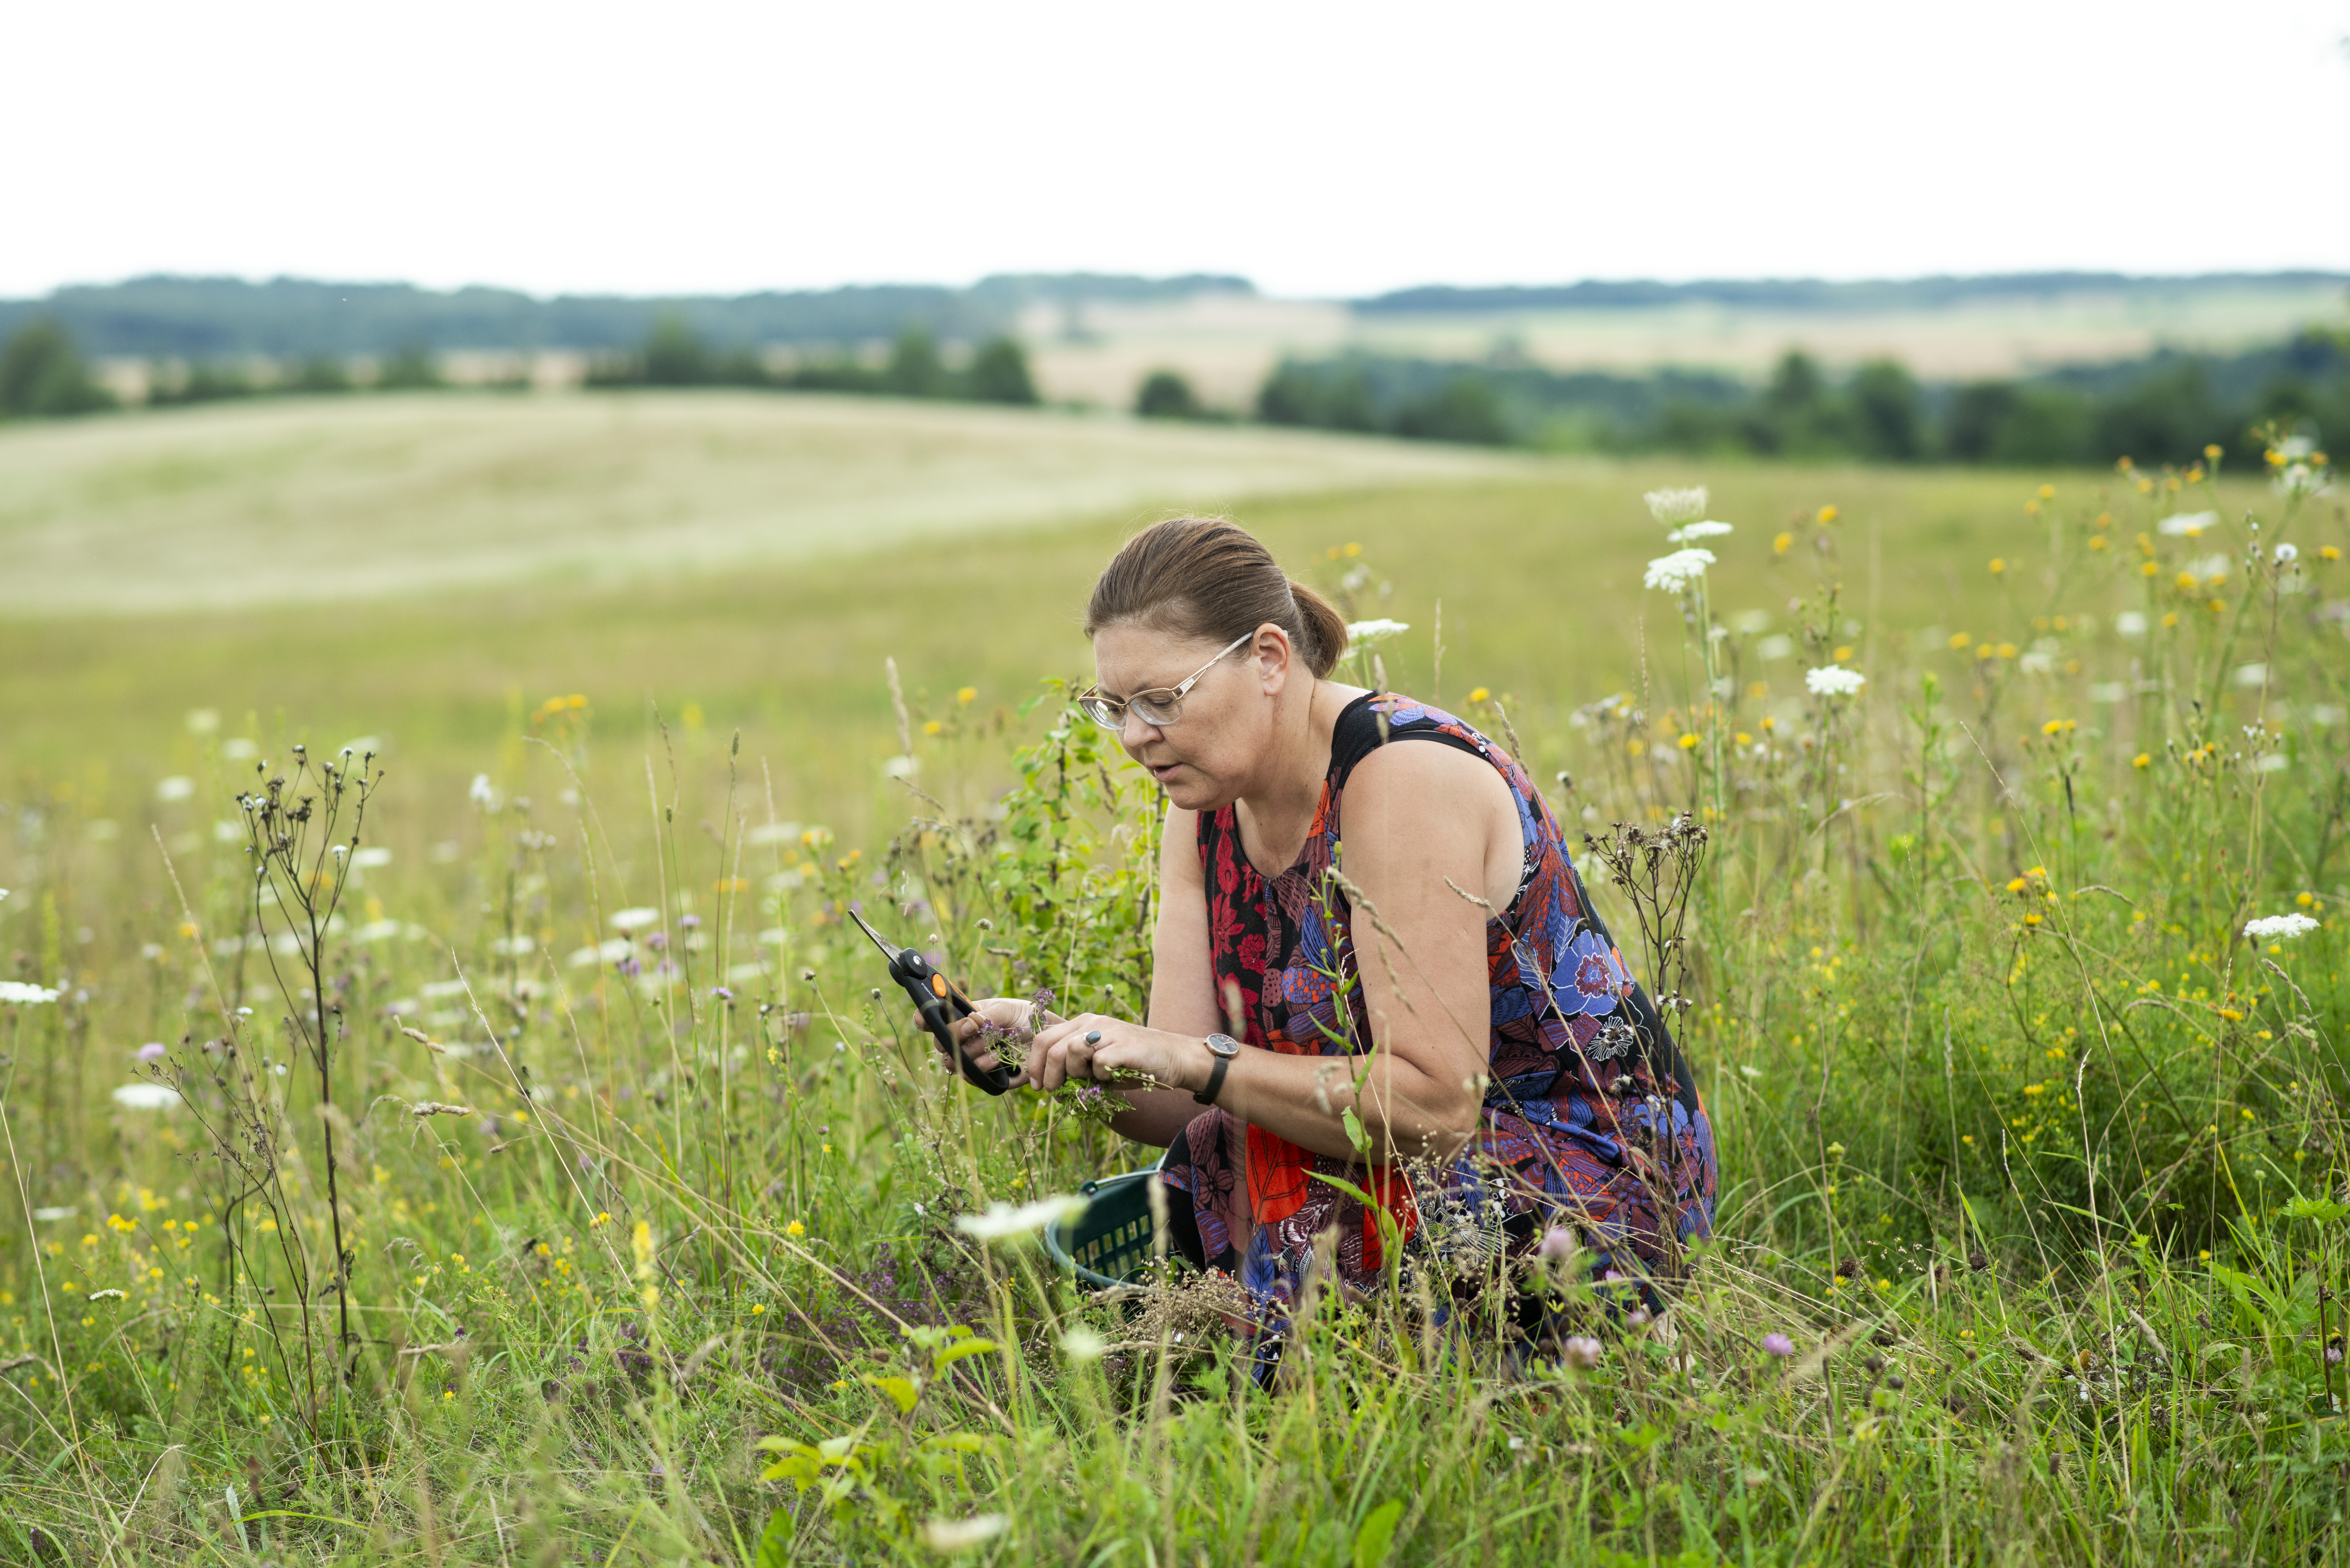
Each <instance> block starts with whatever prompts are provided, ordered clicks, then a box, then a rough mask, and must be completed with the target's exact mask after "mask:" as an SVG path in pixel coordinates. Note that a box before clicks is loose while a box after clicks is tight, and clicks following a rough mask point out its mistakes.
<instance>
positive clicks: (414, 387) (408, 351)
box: [375, 339, 448, 392]
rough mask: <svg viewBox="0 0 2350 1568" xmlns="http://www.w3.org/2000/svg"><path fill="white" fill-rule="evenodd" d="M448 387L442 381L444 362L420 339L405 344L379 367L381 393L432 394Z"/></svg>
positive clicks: (378, 386)
mask: <svg viewBox="0 0 2350 1568" xmlns="http://www.w3.org/2000/svg"><path fill="white" fill-rule="evenodd" d="M447 384H448V383H447V382H446V381H444V380H443V379H442V375H441V362H440V361H439V360H438V359H437V358H434V357H433V353H432V348H430V347H429V346H428V345H426V344H425V343H423V342H421V341H419V340H414V339H411V341H409V342H407V343H403V344H401V345H400V348H398V349H397V350H395V351H394V352H393V353H391V354H390V355H388V356H387V357H386V358H384V360H383V362H382V364H380V365H379V366H378V367H377V368H376V376H375V387H376V390H378V391H380V392H418V391H430V390H432V389H435V388H438V387H442V386H446V385H447Z"/></svg>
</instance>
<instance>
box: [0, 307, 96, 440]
mask: <svg viewBox="0 0 2350 1568" xmlns="http://www.w3.org/2000/svg"><path fill="white" fill-rule="evenodd" d="M113 406H114V396H113V394H112V393H110V392H109V391H108V390H107V389H105V388H103V387H101V386H99V384H98V383H97V382H96V381H94V380H92V379H90V374H89V366H88V364H87V363H86V362H85V361H84V360H83V358H82V357H81V351H80V350H79V349H78V348H75V347H74V342H73V339H72V338H71V337H68V336H67V335H66V330H65V328H64V327H60V326H58V325H57V323H56V322H55V321H51V320H47V319H39V320H34V321H29V322H26V324H25V325H24V326H22V327H18V328H17V329H16V332H15V333H14V334H12V335H11V336H10V337H9V338H8V341H7V344H6V345H5V347H0V419H57V418H62V417H65V416H68V415H72V414H87V413H94V412H96V411H97V410H100V409H110V408H112V407H113Z"/></svg>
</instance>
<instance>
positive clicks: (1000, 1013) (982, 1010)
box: [940, 996, 1050, 1073]
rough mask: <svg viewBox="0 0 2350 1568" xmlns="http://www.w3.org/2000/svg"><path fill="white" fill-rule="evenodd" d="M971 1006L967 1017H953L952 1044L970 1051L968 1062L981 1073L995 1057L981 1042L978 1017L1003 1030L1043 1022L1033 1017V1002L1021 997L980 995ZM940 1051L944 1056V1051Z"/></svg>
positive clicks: (1014, 1029) (994, 1063)
mask: <svg viewBox="0 0 2350 1568" xmlns="http://www.w3.org/2000/svg"><path fill="white" fill-rule="evenodd" d="M971 1005H972V1014H971V1016H970V1017H968V1018H958V1019H956V1020H955V1023H954V1035H955V1043H956V1044H959V1045H961V1046H962V1048H963V1050H964V1051H965V1052H966V1053H968V1054H970V1057H971V1061H972V1065H973V1066H976V1067H977V1068H978V1069H979V1070H980V1071H981V1072H983V1073H984V1072H987V1071H989V1070H990V1069H992V1068H993V1067H994V1066H996V1065H997V1061H998V1059H997V1057H996V1054H995V1051H994V1049H993V1046H990V1045H986V1044H983V1040H982V1036H981V1034H980V1029H979V1021H980V1020H981V1019H983V1018H984V1019H986V1020H987V1021H988V1022H989V1023H993V1024H994V1025H995V1027H996V1028H998V1029H1001V1030H1004V1031H1007V1032H1011V1031H1019V1030H1026V1029H1031V1028H1033V1027H1034V1026H1035V1023H1041V1022H1043V1020H1038V1019H1035V1017H1034V1015H1035V1012H1036V1004H1035V1002H1030V1001H1029V1000H1028V999H1027V998H1025V997H1018V996H986V997H980V998H978V999H976V1000H974V1001H973V1002H972V1004H971ZM1047 1016H1048V1017H1049V1016H1050V1015H1049V1014H1048V1015H1047ZM940 1054H941V1055H944V1054H945V1053H944V1052H941V1053H940Z"/></svg>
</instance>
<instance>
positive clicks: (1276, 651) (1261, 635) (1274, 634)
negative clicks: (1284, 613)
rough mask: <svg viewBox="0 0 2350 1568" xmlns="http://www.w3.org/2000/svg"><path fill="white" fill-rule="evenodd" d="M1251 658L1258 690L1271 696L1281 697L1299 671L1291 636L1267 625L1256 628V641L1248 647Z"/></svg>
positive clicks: (1267, 623)
mask: <svg viewBox="0 0 2350 1568" xmlns="http://www.w3.org/2000/svg"><path fill="white" fill-rule="evenodd" d="M1248 656H1249V659H1250V661H1251V662H1253V664H1254V665H1255V666H1256V670H1257V683H1258V687H1259V689H1260V690H1261V691H1263V692H1264V694H1265V695H1266V696H1268V697H1278V696H1280V695H1281V693H1282V692H1283V691H1284V690H1286V689H1287V687H1288V685H1289V678H1290V674H1291V672H1292V671H1293V670H1295V669H1296V668H1297V649H1295V648H1293V647H1292V646H1290V641H1289V634H1288V633H1287V632H1285V631H1284V630H1282V629H1281V628H1279V627H1277V626H1275V625H1274V624H1273V623H1272V622H1271V621H1267V622H1265V623H1264V624H1263V626H1261V627H1259V628H1256V641H1254V642H1253V643H1252V644H1250V645H1249V650H1248Z"/></svg>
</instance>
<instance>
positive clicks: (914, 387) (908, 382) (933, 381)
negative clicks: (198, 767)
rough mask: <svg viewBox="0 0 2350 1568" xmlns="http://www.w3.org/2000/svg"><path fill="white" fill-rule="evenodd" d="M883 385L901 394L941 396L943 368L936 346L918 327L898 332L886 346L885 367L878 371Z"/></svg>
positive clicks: (944, 387) (944, 379) (944, 377)
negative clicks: (889, 345)
mask: <svg viewBox="0 0 2350 1568" xmlns="http://www.w3.org/2000/svg"><path fill="white" fill-rule="evenodd" d="M881 384H882V387H883V389H885V390H887V391H891V392H895V393H897V394H898V395H899V397H902V398H942V397H944V396H946V392H947V368H946V365H945V363H944V362H943V361H941V359H940V358H939V346H938V345H937V344H935V343H933V342H931V335H930V334H929V333H928V332H925V331H924V330H922V328H920V327H907V328H906V329H905V330H904V331H903V332H900V333H899V334H898V341H897V343H896V345H895V346H894V347H892V348H890V350H889V369H887V370H884V371H883V372H882V373H881Z"/></svg>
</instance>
